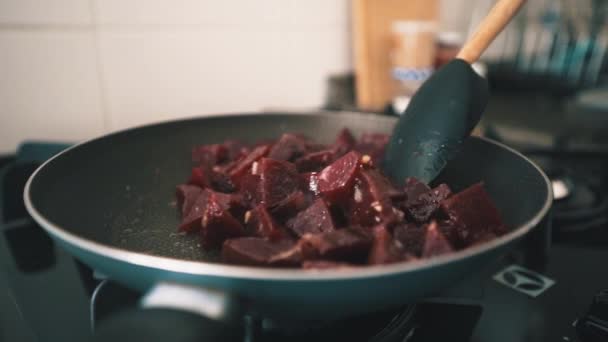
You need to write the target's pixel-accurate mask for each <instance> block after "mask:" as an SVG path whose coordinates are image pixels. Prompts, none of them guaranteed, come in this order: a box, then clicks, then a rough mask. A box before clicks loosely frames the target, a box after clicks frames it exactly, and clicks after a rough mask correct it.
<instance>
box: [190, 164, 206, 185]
mask: <svg viewBox="0 0 608 342" xmlns="http://www.w3.org/2000/svg"><path fill="white" fill-rule="evenodd" d="M188 184H192V185H197V186H200V187H201V188H206V187H208V186H209V184H210V181H209V176H208V172H205V170H203V168H202V167H200V166H197V167H193V168H192V172H191V173H190V179H189V180H188Z"/></svg>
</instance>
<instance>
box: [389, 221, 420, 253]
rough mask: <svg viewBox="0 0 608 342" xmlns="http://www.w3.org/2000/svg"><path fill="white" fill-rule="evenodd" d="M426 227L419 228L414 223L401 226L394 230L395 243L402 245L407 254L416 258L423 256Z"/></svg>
mask: <svg viewBox="0 0 608 342" xmlns="http://www.w3.org/2000/svg"><path fill="white" fill-rule="evenodd" d="M425 234H426V226H418V225H416V224H413V223H405V224H399V225H397V226H395V228H394V229H393V237H394V239H395V241H397V242H399V243H400V244H401V247H402V248H403V250H404V251H405V252H406V253H409V254H411V255H414V256H420V255H421V254H422V248H423V246H424V236H425Z"/></svg>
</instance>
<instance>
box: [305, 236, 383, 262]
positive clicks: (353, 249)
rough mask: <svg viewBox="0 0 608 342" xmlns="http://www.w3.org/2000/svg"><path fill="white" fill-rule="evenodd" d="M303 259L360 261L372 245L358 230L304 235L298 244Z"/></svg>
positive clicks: (368, 237)
mask: <svg viewBox="0 0 608 342" xmlns="http://www.w3.org/2000/svg"><path fill="white" fill-rule="evenodd" d="M298 243H299V244H300V246H301V248H302V254H303V255H304V258H305V259H319V258H320V259H332V260H349V261H353V260H362V259H364V258H365V257H367V254H368V252H369V249H370V247H371V244H372V239H371V236H370V235H369V234H367V233H366V232H364V231H363V230H360V229H353V228H343V229H338V230H333V231H330V232H326V233H321V234H304V236H302V238H300V241H299V242H298Z"/></svg>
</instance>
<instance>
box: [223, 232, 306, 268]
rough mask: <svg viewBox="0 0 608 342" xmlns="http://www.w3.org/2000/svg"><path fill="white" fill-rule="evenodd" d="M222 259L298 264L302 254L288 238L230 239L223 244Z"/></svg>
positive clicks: (242, 262)
mask: <svg viewBox="0 0 608 342" xmlns="http://www.w3.org/2000/svg"><path fill="white" fill-rule="evenodd" d="M222 261H224V262H227V263H230V264H236V265H248V266H298V265H299V264H300V262H301V256H300V254H299V251H298V250H297V249H294V243H293V242H291V241H288V240H281V241H276V242H273V241H268V240H266V239H263V238H256V237H242V238H236V239H228V240H226V241H225V242H224V244H223V245H222Z"/></svg>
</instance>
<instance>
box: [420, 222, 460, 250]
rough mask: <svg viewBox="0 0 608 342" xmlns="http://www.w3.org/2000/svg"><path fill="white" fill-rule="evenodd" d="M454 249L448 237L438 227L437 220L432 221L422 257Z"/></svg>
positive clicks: (425, 239) (427, 229)
mask: <svg viewBox="0 0 608 342" xmlns="http://www.w3.org/2000/svg"><path fill="white" fill-rule="evenodd" d="M453 250H454V248H453V247H452V245H451V244H450V242H449V241H448V239H447V238H446V237H445V236H444V235H443V233H442V232H441V231H440V230H439V228H438V227H437V222H436V221H433V222H431V223H430V224H429V225H428V226H427V228H426V234H425V236H424V246H423V247H422V257H423V258H428V257H432V256H435V255H440V254H445V253H450V252H452V251H453Z"/></svg>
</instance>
